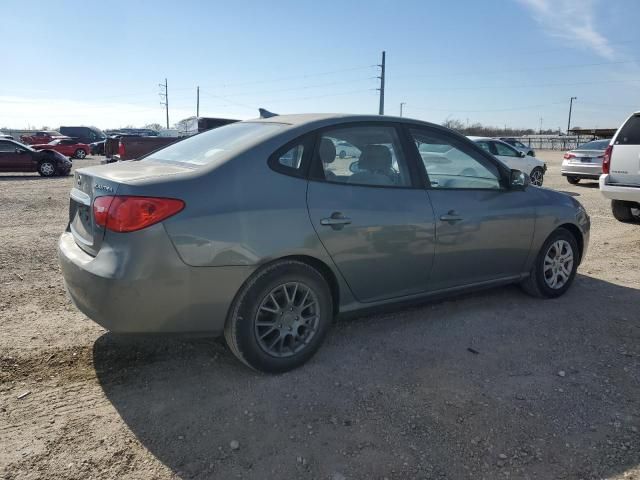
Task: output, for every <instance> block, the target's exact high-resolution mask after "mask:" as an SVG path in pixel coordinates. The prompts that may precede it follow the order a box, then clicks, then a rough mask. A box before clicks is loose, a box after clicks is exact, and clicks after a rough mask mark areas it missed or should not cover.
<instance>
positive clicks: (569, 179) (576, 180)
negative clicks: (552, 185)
mask: <svg viewBox="0 0 640 480" xmlns="http://www.w3.org/2000/svg"><path fill="white" fill-rule="evenodd" d="M567 182H569V183H570V184H571V185H577V184H578V183H580V177H567Z"/></svg>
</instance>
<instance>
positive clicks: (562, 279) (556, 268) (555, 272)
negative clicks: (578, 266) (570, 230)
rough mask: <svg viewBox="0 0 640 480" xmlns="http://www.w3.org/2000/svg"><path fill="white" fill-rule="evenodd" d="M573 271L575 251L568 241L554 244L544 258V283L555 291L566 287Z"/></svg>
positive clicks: (558, 241) (559, 241)
mask: <svg viewBox="0 0 640 480" xmlns="http://www.w3.org/2000/svg"><path fill="white" fill-rule="evenodd" d="M572 270H573V249H572V248H571V244H570V243H569V242H567V241H566V240H557V241H555V242H553V243H552V244H551V245H550V246H549V249H548V250H547V253H546V255H545V257H544V270H543V271H544V281H545V283H546V284H547V285H548V286H549V287H550V288H553V289H554V290H557V289H560V288H562V287H564V285H565V284H566V283H567V282H568V281H569V279H570V278H571V272H572Z"/></svg>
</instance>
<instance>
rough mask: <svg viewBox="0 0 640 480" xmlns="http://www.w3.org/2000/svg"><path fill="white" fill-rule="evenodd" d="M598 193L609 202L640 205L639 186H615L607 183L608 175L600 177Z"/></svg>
mask: <svg viewBox="0 0 640 480" xmlns="http://www.w3.org/2000/svg"><path fill="white" fill-rule="evenodd" d="M600 193H602V195H604V196H605V198H609V199H611V200H622V201H625V202H638V203H640V185H638V186H637V187H635V186H632V185H617V184H612V183H609V175H608V174H606V173H604V174H602V175H601V176H600Z"/></svg>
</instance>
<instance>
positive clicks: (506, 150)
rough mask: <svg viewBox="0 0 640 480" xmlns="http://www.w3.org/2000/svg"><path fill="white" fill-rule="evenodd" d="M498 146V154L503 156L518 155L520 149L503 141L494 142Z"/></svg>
mask: <svg viewBox="0 0 640 480" xmlns="http://www.w3.org/2000/svg"><path fill="white" fill-rule="evenodd" d="M493 144H494V145H495V147H496V155H501V156H503V157H518V156H519V154H518V151H517V150H514V149H513V148H511V147H509V146H508V145H505V144H504V143H502V142H493Z"/></svg>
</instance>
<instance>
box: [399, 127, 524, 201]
mask: <svg viewBox="0 0 640 480" xmlns="http://www.w3.org/2000/svg"><path fill="white" fill-rule="evenodd" d="M403 128H404V129H405V130H406V135H407V136H408V139H409V140H410V145H409V147H410V149H411V154H412V156H413V157H414V163H416V164H417V166H418V169H419V170H420V171H421V178H422V179H423V180H422V184H423V187H422V188H424V189H426V190H462V191H464V190H472V191H478V190H480V191H493V192H501V191H506V190H509V188H508V179H509V176H510V173H511V172H510V171H507V170H508V168H507V167H506V166H505V165H504V164H502V162H500V161H499V160H498V159H497V158H495V157H494V156H493V155H492V154H490V153H489V152H487V151H485V150H483V149H482V148H481V147H480V146H478V145H476V144H475V143H474V142H473V141H471V140H469V139H467V138H465V137H461V136H460V137H459V136H458V134H456V133H455V132H450V131H446V130H442V129H439V128H434V127H431V126H428V125H413V124H405V125H403ZM411 130H418V131H425V132H427V133H428V134H429V133H432V134H433V135H434V136H440V137H441V138H444V139H445V140H446V141H448V142H451V143H450V144H451V145H452V146H453V147H456V148H458V146H457V145H460V146H461V147H462V148H458V149H459V150H461V151H462V152H463V153H466V154H468V155H469V156H471V157H472V158H473V159H474V160H475V159H476V157H477V156H476V155H471V154H470V153H467V152H468V151H469V152H472V153H478V154H480V157H482V158H483V159H484V160H485V161H486V162H487V163H489V164H491V165H493V166H495V168H496V169H497V170H498V173H499V175H500V178H499V179H498V183H499V185H500V188H498V189H494V188H473V187H466V188H448V187H434V186H432V185H431V182H430V180H429V174H428V173H427V168H426V167H425V165H424V161H423V160H422V157H421V156H420V151H419V150H418V147H417V146H416V144H415V141H414V140H413V136H412V135H411ZM480 163H481V164H482V163H483V162H482V161H480Z"/></svg>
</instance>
